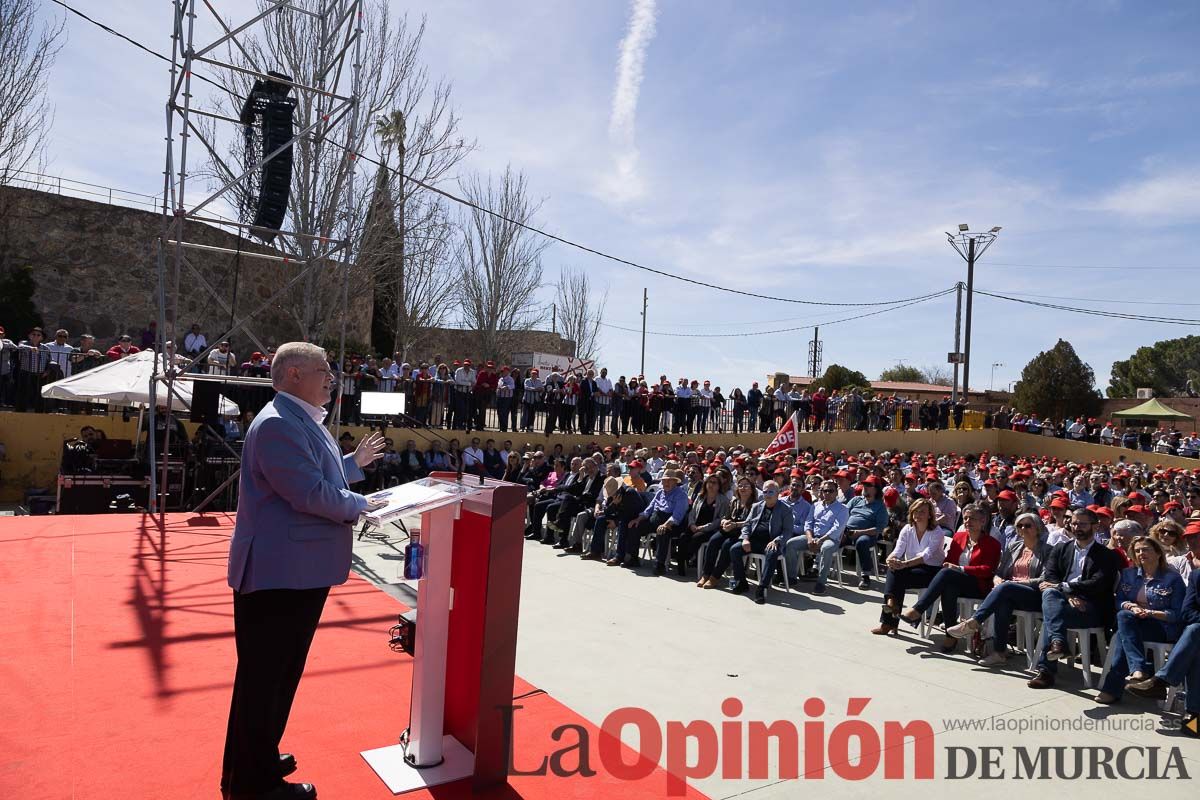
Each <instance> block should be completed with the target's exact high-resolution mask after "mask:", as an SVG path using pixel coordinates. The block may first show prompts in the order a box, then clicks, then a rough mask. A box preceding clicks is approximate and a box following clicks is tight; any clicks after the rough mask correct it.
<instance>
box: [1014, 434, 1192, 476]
mask: <svg viewBox="0 0 1200 800" xmlns="http://www.w3.org/2000/svg"><path fill="white" fill-rule="evenodd" d="M996 433H998V434H999V441H998V442H997V450H996V451H995V452H1000V453H1011V454H1014V455H1022V456H1030V457H1034V456H1036V457H1041V456H1048V457H1052V458H1057V459H1058V460H1059V461H1074V462H1075V463H1077V464H1078V463H1089V462H1092V461H1095V462H1097V463H1100V464H1103V463H1105V462H1107V461H1111V462H1112V463H1114V464H1115V463H1117V461H1118V460H1119V459H1120V457H1121V456H1124V457H1125V461H1126V462H1128V463H1130V464H1133V463H1136V462H1139V461H1140V462H1142V463H1143V464H1162V465H1163V466H1166V467H1185V468H1187V469H1197V468H1200V460H1198V459H1195V458H1180V457H1179V456H1165V455H1160V454H1158V453H1143V452H1141V451H1140V450H1126V449H1125V448H1123V447H1106V446H1105V445H1100V444H1091V443H1088V442H1076V441H1073V440H1071V439H1055V438H1052V437H1049V436H1034V435H1033V434H1030V433H1019V432H1017V431H996Z"/></svg>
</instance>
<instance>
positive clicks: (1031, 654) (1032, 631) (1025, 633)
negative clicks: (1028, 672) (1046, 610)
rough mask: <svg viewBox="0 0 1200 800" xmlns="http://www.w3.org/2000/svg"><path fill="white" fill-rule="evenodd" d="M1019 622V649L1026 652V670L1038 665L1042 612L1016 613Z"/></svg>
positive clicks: (1015, 617) (1014, 613) (1014, 616)
mask: <svg viewBox="0 0 1200 800" xmlns="http://www.w3.org/2000/svg"><path fill="white" fill-rule="evenodd" d="M1013 618H1014V619H1016V622H1017V642H1016V645H1017V649H1019V650H1024V651H1025V662H1026V669H1033V665H1034V664H1036V663H1037V646H1038V635H1039V631H1040V630H1041V625H1042V612H1040V611H1014V612H1013Z"/></svg>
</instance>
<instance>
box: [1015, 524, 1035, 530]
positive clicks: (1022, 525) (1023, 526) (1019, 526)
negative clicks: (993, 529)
mask: <svg viewBox="0 0 1200 800" xmlns="http://www.w3.org/2000/svg"><path fill="white" fill-rule="evenodd" d="M1032 527H1033V523H1032V522H1018V523H1017V528H1018V529H1021V528H1032Z"/></svg>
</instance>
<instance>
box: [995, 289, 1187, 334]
mask: <svg viewBox="0 0 1200 800" xmlns="http://www.w3.org/2000/svg"><path fill="white" fill-rule="evenodd" d="M975 291H976V292H978V293H979V294H982V295H987V296H988V297H994V298H996V299H997V300H1008V301H1009V302H1011V303H1023V304H1025V305H1030V306H1038V307H1040V308H1052V309H1054V310H1055V311H1070V312H1073V313H1075V314H1090V315H1092V316H1095V317H1108V318H1110V319H1125V320H1133V321H1135V322H1161V323H1163V324H1165V325H1189V326H1197V325H1200V319H1179V318H1178V317H1155V316H1149V315H1145V314H1126V313H1124V312H1121V311H1102V310H1099V309H1094V308H1075V307H1073V306H1063V305H1058V304H1056V303H1039V302H1037V301H1036V300H1025V299H1022V298H1019V297H1009V296H1008V295H1003V294H996V293H994V292H985V291H984V290H982V289H976V290H975Z"/></svg>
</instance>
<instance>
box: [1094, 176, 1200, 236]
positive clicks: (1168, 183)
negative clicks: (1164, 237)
mask: <svg viewBox="0 0 1200 800" xmlns="http://www.w3.org/2000/svg"><path fill="white" fill-rule="evenodd" d="M1099 208H1100V209H1102V210H1104V211H1111V212H1113V213H1116V214H1120V215H1122V216H1126V217H1134V218H1136V219H1138V220H1139V221H1142V222H1147V221H1150V222H1160V223H1163V224H1166V223H1171V222H1178V221H1180V220H1185V219H1196V218H1197V217H1200V168H1192V169H1185V170H1179V171H1176V172H1172V173H1170V174H1160V175H1153V176H1150V177H1148V178H1144V179H1142V180H1137V181H1132V182H1130V183H1126V184H1125V185H1123V186H1120V187H1118V188H1117V189H1116V190H1114V191H1112V192H1110V193H1109V194H1108V195H1106V196H1105V197H1104V198H1102V199H1101V200H1100V203H1099Z"/></svg>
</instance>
